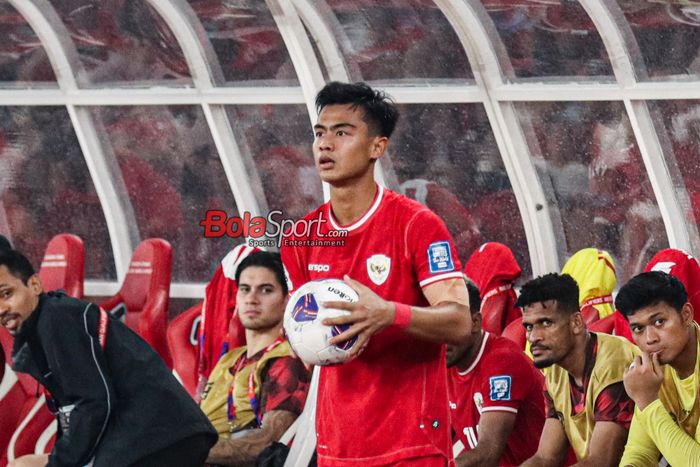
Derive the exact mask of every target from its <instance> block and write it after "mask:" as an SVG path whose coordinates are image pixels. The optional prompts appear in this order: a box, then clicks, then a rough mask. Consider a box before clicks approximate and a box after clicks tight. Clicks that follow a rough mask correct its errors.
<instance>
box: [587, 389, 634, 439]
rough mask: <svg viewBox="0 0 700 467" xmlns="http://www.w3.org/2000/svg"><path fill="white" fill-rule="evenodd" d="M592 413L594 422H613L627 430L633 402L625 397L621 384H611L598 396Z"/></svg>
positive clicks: (632, 411)
mask: <svg viewBox="0 0 700 467" xmlns="http://www.w3.org/2000/svg"><path fill="white" fill-rule="evenodd" d="M593 413H594V417H595V421H596V422H615V423H617V424H618V425H620V426H622V427H623V428H625V429H626V430H629V428H630V423H632V416H633V415H634V401H633V400H632V399H630V397H629V396H628V395H627V392H626V391H625V386H624V384H623V383H622V382H619V383H615V384H611V385H610V386H608V387H606V388H605V389H603V390H602V391H601V392H600V394H598V398H597V399H596V401H595V409H594V411H593Z"/></svg>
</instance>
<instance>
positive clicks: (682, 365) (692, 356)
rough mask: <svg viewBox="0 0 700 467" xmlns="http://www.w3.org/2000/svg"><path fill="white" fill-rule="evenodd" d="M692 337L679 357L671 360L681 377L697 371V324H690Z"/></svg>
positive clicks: (683, 377)
mask: <svg viewBox="0 0 700 467" xmlns="http://www.w3.org/2000/svg"><path fill="white" fill-rule="evenodd" d="M689 332H690V336H689V337H690V338H689V339H688V342H687V343H686V344H685V348H684V349H683V351H682V352H681V353H680V354H679V355H678V357H677V358H676V359H675V360H674V361H672V362H671V366H672V367H673V369H674V370H676V373H678V376H679V377H680V378H681V379H685V378H687V377H688V376H690V375H692V374H693V372H694V371H695V362H696V361H697V358H698V342H697V335H696V334H695V326H690V329H689Z"/></svg>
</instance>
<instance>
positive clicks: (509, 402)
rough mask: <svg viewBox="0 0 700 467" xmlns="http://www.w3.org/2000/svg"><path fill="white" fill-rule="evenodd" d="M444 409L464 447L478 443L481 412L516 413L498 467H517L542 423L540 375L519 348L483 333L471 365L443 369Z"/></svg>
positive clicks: (532, 445) (535, 440)
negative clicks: (446, 385) (446, 407)
mask: <svg viewBox="0 0 700 467" xmlns="http://www.w3.org/2000/svg"><path fill="white" fill-rule="evenodd" d="M448 383H449V393H450V409H452V410H451V412H452V427H453V429H454V431H455V433H454V434H455V437H456V438H457V440H458V441H459V442H461V444H462V445H463V446H464V449H474V448H475V447H476V445H477V442H478V439H479V437H478V429H479V420H480V419H481V414H482V413H484V412H488V411H502V412H512V413H515V414H516V417H515V426H514V427H513V431H512V432H511V435H510V437H509V438H508V444H507V445H506V450H505V451H504V452H503V456H502V457H501V460H500V462H499V465H501V466H510V465H520V464H522V463H523V462H524V461H525V460H527V459H529V458H530V457H531V456H532V455H534V454H535V451H537V446H538V444H539V441H540V434H541V433H542V428H543V426H544V421H545V411H544V409H545V400H544V396H543V392H542V388H543V387H544V377H543V376H542V373H540V372H539V371H538V370H537V369H536V368H535V367H534V366H533V364H532V362H531V361H530V359H529V358H528V357H527V356H526V355H525V353H523V351H522V349H518V347H517V346H516V345H515V344H514V343H513V342H511V341H510V340H508V339H506V338H504V337H499V336H495V335H493V334H490V333H488V332H486V331H484V339H483V341H482V343H481V348H480V349H479V354H478V356H477V357H476V360H475V361H474V363H473V364H472V365H471V366H470V367H469V368H468V369H467V370H466V371H464V372H461V373H460V371H459V370H458V369H457V367H452V368H450V369H449V381H448Z"/></svg>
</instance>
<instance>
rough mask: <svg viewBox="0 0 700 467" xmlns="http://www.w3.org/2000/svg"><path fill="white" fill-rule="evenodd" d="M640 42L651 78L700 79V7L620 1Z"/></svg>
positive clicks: (659, 2)
mask: <svg viewBox="0 0 700 467" xmlns="http://www.w3.org/2000/svg"><path fill="white" fill-rule="evenodd" d="M618 4H619V5H620V8H621V9H622V11H623V13H624V15H625V17H626V18H627V21H629V23H630V26H631V27H632V32H633V33H634V36H635V37H636V38H637V43H638V44H639V50H640V52H641V53H642V57H644V63H645V64H646V68H647V74H648V76H649V78H651V79H653V78H661V77H664V76H672V75H685V76H686V77H691V78H692V79H698V78H699V77H700V4H698V2H694V1H658V2H652V1H648V0H618Z"/></svg>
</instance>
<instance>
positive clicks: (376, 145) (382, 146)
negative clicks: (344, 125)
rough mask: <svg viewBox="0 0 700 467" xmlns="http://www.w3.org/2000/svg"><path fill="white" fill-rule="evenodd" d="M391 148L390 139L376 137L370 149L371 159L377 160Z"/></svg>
mask: <svg viewBox="0 0 700 467" xmlns="http://www.w3.org/2000/svg"><path fill="white" fill-rule="evenodd" d="M388 146H389V138H387V137H386V136H375V137H374V138H373V141H372V147H371V148H370V151H371V152H370V158H371V159H373V160H375V161H376V160H377V159H379V158H380V157H382V156H383V155H384V154H385V153H386V148H387V147H388Z"/></svg>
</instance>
